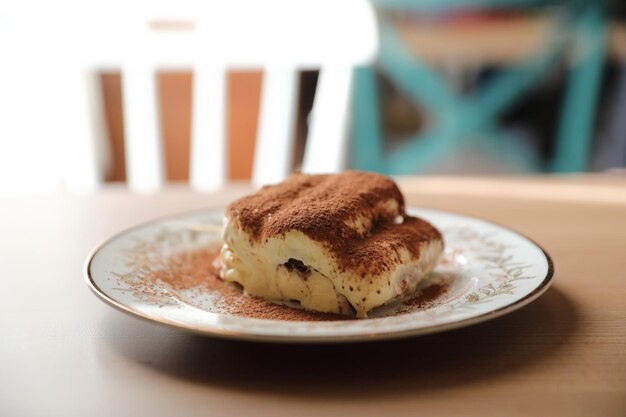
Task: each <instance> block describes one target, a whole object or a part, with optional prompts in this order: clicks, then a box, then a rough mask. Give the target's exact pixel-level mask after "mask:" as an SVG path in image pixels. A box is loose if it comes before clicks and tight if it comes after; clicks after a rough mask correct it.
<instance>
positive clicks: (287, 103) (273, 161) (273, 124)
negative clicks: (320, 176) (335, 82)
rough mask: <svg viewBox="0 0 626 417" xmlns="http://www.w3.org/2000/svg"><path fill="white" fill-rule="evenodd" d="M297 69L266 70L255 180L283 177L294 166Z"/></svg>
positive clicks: (270, 180)
mask: <svg viewBox="0 0 626 417" xmlns="http://www.w3.org/2000/svg"><path fill="white" fill-rule="evenodd" d="M297 87H298V72H297V71H296V69H295V68H268V69H266V70H265V72H264V73H263V84H262V90H261V107H260V110H259V123H258V129H257V140H256V149H255V152H254V166H253V172H252V181H253V183H255V184H257V185H261V184H267V183H274V182H278V181H281V180H283V179H284V178H285V177H286V176H287V175H289V173H290V172H291V169H292V164H293V152H294V146H293V142H294V135H295V132H294V127H295V114H296V109H295V107H296V100H297V94H298V88H297Z"/></svg>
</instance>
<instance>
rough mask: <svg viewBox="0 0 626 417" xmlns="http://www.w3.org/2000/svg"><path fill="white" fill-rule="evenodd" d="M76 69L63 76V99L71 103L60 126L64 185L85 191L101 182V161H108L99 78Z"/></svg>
mask: <svg viewBox="0 0 626 417" xmlns="http://www.w3.org/2000/svg"><path fill="white" fill-rule="evenodd" d="M76 69H77V71H75V72H74V71H70V70H67V71H65V72H64V74H63V77H64V80H63V81H66V82H64V92H63V93H64V99H65V100H66V102H67V103H71V104H72V105H71V106H68V107H69V108H70V109H71V111H69V112H68V114H67V116H68V117H67V118H66V119H67V123H66V124H65V126H64V129H65V137H64V139H65V142H66V143H65V149H66V150H67V151H66V152H65V159H66V160H65V161H64V162H65V163H64V167H63V170H64V183H65V187H66V188H67V189H68V190H70V191H73V192H87V191H93V190H94V189H95V188H96V187H97V186H98V185H99V184H100V183H101V182H102V172H103V170H102V169H101V165H103V164H102V163H101V162H102V161H104V160H106V159H108V156H109V149H108V148H107V146H106V135H105V134H106V126H105V121H104V114H103V112H104V109H103V106H102V96H101V94H100V84H99V81H100V80H99V77H98V75H97V74H96V73H95V71H88V70H87V69H83V68H80V67H78V66H77V67H76ZM58 81H59V82H61V80H58Z"/></svg>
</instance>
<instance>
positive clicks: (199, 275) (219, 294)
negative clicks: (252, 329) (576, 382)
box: [133, 247, 447, 321]
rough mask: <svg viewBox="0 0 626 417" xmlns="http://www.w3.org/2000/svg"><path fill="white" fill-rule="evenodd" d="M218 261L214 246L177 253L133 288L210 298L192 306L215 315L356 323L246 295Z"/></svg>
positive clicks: (422, 305)
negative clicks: (220, 270) (206, 302)
mask: <svg viewBox="0 0 626 417" xmlns="http://www.w3.org/2000/svg"><path fill="white" fill-rule="evenodd" d="M217 259H219V257H218V253H217V252H216V250H215V248H214V247H212V248H205V249H197V250H194V251H187V252H180V253H177V254H175V255H173V256H171V257H169V258H166V259H164V260H163V261H162V262H160V263H159V265H154V266H153V268H150V270H149V271H147V272H146V273H145V274H143V275H142V277H141V280H140V281H135V283H134V284H133V285H134V286H135V288H134V289H135V290H138V289H140V288H141V289H143V290H150V289H151V288H152V289H151V290H150V291H154V289H153V288H155V287H165V289H166V290H167V291H166V292H167V293H169V294H171V295H172V296H174V297H176V298H177V299H178V300H179V301H182V302H187V300H186V298H188V297H189V294H192V295H193V294H196V295H197V294H203V295H211V296H213V300H214V301H213V303H212V305H211V307H210V308H207V306H206V305H204V304H202V305H198V304H195V303H193V302H191V304H194V306H195V307H198V308H203V309H205V310H206V311H209V312H212V313H220V314H229V315H235V316H241V317H248V318H256V319H268V320H285V321H337V320H355V318H354V317H349V316H344V315H339V314H335V313H320V312H315V311H309V310H303V309H299V308H294V307H290V306H286V305H282V304H275V303H272V302H270V301H266V300H263V299H261V298H257V297H252V296H247V295H244V294H243V293H242V291H241V289H240V288H238V287H235V286H233V285H232V284H229V283H226V282H224V281H222V280H221V279H220V278H219V277H218V272H217V266H218V265H217V264H216V260H217ZM446 292H447V286H446V285H443V284H434V285H431V286H429V287H426V288H424V289H423V290H422V291H421V292H420V293H419V294H418V295H417V296H416V297H415V298H412V299H410V300H408V301H405V302H404V303H402V304H401V305H399V307H398V308H397V309H395V311H394V312H393V313H392V314H391V315H398V314H405V313H409V312H414V311H418V310H422V309H426V308H431V307H434V306H435V305H437V304H438V303H439V302H440V299H441V298H442V296H443V295H445V293H446Z"/></svg>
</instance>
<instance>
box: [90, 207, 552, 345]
mask: <svg viewBox="0 0 626 417" xmlns="http://www.w3.org/2000/svg"><path fill="white" fill-rule="evenodd" d="M410 212H411V214H413V215H417V216H421V217H423V218H425V219H426V220H428V221H430V222H431V223H433V224H434V225H435V226H437V227H438V228H439V229H440V230H441V231H442V233H443V235H444V240H445V244H446V251H445V254H444V258H443V259H442V261H441V262H440V265H439V266H438V267H437V269H436V270H435V272H434V273H433V274H432V275H431V277H430V278H429V279H428V280H427V281H426V282H425V283H424V284H423V288H425V289H428V288H431V289H433V288H436V286H439V287H441V288H443V287H445V291H443V290H442V291H438V292H434V291H431V293H432V294H435V297H434V298H432V299H430V300H426V301H428V302H414V303H411V302H405V303H397V304H395V305H392V306H384V307H381V308H379V309H377V310H375V311H374V312H373V314H371V316H372V317H371V318H369V319H364V320H346V319H345V318H343V317H321V318H320V317H317V318H311V319H309V318H307V317H308V316H306V315H304V316H302V315H301V316H297V315H296V316H293V317H287V316H285V315H281V314H282V313H281V312H280V311H279V310H276V309H275V310H274V312H273V314H274V315H273V316H272V315H271V314H269V315H268V314H265V315H263V314H261V315H258V314H246V311H264V310H266V309H271V308H275V307H271V306H275V305H273V304H272V303H268V302H265V301H262V300H261V301H260V302H263V303H266V304H265V305H252V307H250V305H247V306H245V305H243V304H241V303H246V302H249V300H250V297H245V296H243V295H241V294H240V293H239V292H238V290H236V289H234V288H232V287H228V290H225V289H224V288H225V286H226V285H227V284H225V283H223V282H222V281H220V280H217V279H215V278H213V281H211V280H209V279H206V278H207V277H210V268H211V253H212V251H215V250H217V248H218V247H219V245H220V243H221V242H220V233H219V231H220V228H221V221H222V219H221V217H222V213H223V211H221V210H212V211H207V212H204V213H199V214H191V215H182V216H179V217H177V218H172V219H167V220H162V221H156V222H152V223H148V224H146V225H143V226H139V227H137V228H134V229H132V230H130V231H127V232H125V233H122V234H120V235H118V236H116V237H114V238H112V239H111V240H110V241H108V242H106V243H105V244H103V245H102V246H101V247H100V248H98V249H96V250H95V251H94V253H93V255H92V256H91V258H90V260H89V261H88V264H87V278H88V283H89V284H90V286H91V287H92V289H93V290H94V291H95V292H96V294H97V295H99V296H100V297H101V298H103V299H104V300H105V301H107V302H109V303H111V304H113V305H114V306H116V307H118V308H121V309H122V310H125V311H127V312H130V313H132V314H135V315H138V316H141V317H144V318H149V319H151V320H154V321H157V322H160V323H165V324H170V325H174V326H177V327H182V328H186V329H189V330H193V331H196V332H201V333H208V334H214V335H221V336H230V337H241V338H248V339H264V340H265V339H269V340H282V341H307V340H315V341H340V340H346V339H351V340H363V339H365V340H369V339H372V338H377V337H398V336H402V335H408V334H422V333H430V332H433V331H440V330H444V329H446V328H453V327H459V326H462V325H467V324H471V323H475V322H479V321H483V320H485V319H487V318H491V317H495V316H497V315H501V314H504V313H506V312H508V311H512V310H514V309H516V308H519V307H521V306H523V305H525V304H526V303H528V302H530V301H531V300H532V299H534V298H536V297H537V296H538V295H540V294H541V293H542V292H543V291H544V290H545V289H546V288H547V285H548V283H549V281H550V278H551V274H552V265H551V262H550V260H549V258H547V256H546V255H545V253H544V252H543V251H542V250H541V248H539V247H538V246H536V245H535V244H534V243H533V242H531V241H529V240H528V239H526V238H525V237H523V236H521V235H519V234H517V233H515V232H513V231H511V230H510V229H507V228H505V227H502V226H499V225H496V224H493V223H489V222H486V221H483V220H479V219H475V218H471V217H466V216H459V215H455V214H451V213H445V212H438V211H433V210H410ZM426 292H428V291H425V293H426ZM246 300H248V301H246ZM422 301H424V300H422ZM254 302H257V301H254ZM238 303H239V304H238ZM279 307H280V308H283V309H286V310H287V311H293V309H291V308H287V307H282V306H279ZM246 308H247V309H248V310H246ZM250 309H252V310H250ZM255 309H256V310H255ZM277 312H278V313H277ZM272 318H273V319H272ZM285 320H289V321H285Z"/></svg>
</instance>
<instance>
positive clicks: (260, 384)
mask: <svg viewBox="0 0 626 417" xmlns="http://www.w3.org/2000/svg"><path fill="white" fill-rule="evenodd" d="M401 183H402V187H403V189H404V191H405V192H406V194H407V197H408V200H409V201H410V202H411V203H412V204H415V205H420V206H425V207H433V208H439V209H445V210H452V211H456V212H461V213H467V214H470V215H477V216H481V217H484V218H488V219H492V220H494V221H496V222H500V223H503V224H506V225H509V226H511V227H513V228H515V229H517V230H519V231H522V232H523V233H525V234H527V235H528V236H530V237H532V238H533V239H535V240H537V241H538V242H540V243H541V244H542V245H543V246H544V247H545V248H546V249H547V250H548V251H549V252H550V253H551V255H552V256H553V258H554V262H555V264H556V275H555V281H554V285H553V286H552V288H550V290H548V292H547V293H546V294H545V295H544V296H543V297H542V298H540V299H539V300H537V301H536V302H534V303H532V304H531V305H529V306H528V307H526V308H524V309H522V310H521V311H518V312H515V313H512V314H510V315H508V316H505V317H503V318H499V319H496V320H493V321H492V322H488V323H484V324H481V325H476V326H473V327H470V328H466V329H461V330H456V331H451V332H447V333H442V334H437V335H432V336H426V337H418V338H413V339H407V340H401V341H395V342H384V343H372V344H360V345H359V344H357V345H343V346H340V345H336V346H287V345H269V344H256V343H242V342H232V341H224V340H217V339H211V338H206V337H200V336H195V335H191V334H187V333H184V332H181V331H176V330H172V329H168V328H164V327H160V326H158V325H152V324H150V323H146V322H143V321H140V320H138V319H135V318H133V317H129V316H126V315H124V314H122V313H120V312H118V311H115V310H113V309H111V308H110V307H108V306H106V305H104V304H103V303H102V302H100V301H99V300H97V299H96V297H94V296H93V295H92V294H91V293H90V292H89V290H88V289H87V286H86V285H85V284H84V282H83V277H82V267H83V261H84V258H85V256H86V255H87V253H88V251H89V250H90V249H91V247H92V246H94V245H95V244H97V243H98V242H99V241H101V240H102V239H104V238H106V237H107V236H109V235H111V234H112V233H114V232H116V231H119V230H120V229H122V228H125V227H127V226H130V225H133V224H135V223H137V222H141V221H144V220H146V219H150V218H153V217H156V216H161V215H165V214H172V213H176V212H180V211H185V210H190V209H197V208H202V207H207V206H212V205H219V204H223V203H225V202H226V201H228V200H229V199H231V198H232V197H234V196H235V195H239V194H241V193H242V192H244V191H245V190H246V187H245V186H242V185H239V186H234V187H232V188H230V189H229V190H228V191H224V192H220V193H216V194H214V195H199V194H195V193H193V192H190V191H188V190H187V189H185V188H184V187H178V186H176V187H171V188H168V189H166V190H164V191H163V192H161V193H158V194H155V195H135V194H131V193H130V192H128V191H126V190H125V189H123V188H121V187H114V188H106V189H104V190H102V191H101V192H99V193H98V194H96V195H92V196H80V197H76V196H74V197H69V196H64V197H63V196H55V197H40V198H32V199H24V200H14V201H3V202H1V203H0V214H1V216H0V231H1V234H0V253H2V255H0V266H1V268H0V272H1V276H0V284H1V288H2V291H1V292H0V294H1V295H0V416H19V417H25V416H107V417H110V416H121V415H137V416H148V415H150V416H196V415H197V416H200V415H203V416H205V415H268V416H290V417H293V416H298V417H303V416H323V415H330V414H331V413H332V414H337V415H339V414H340V413H341V415H358V416H370V415H371V416H386V415H394V416H399V415H419V414H422V415H423V413H428V414H427V415H437V416H443V415H463V416H486V415H493V416H527V415H535V416H541V415H546V416H559V415H562V416H584V417H588V416H625V415H626V272H625V271H626V177H623V176H622V177H619V176H583V177H565V178H546V177H536V178H521V179H504V178H499V179H493V180H490V179H480V178H470V179H461V178H459V179H454V178H409V179H404V180H402V182H401Z"/></svg>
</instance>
